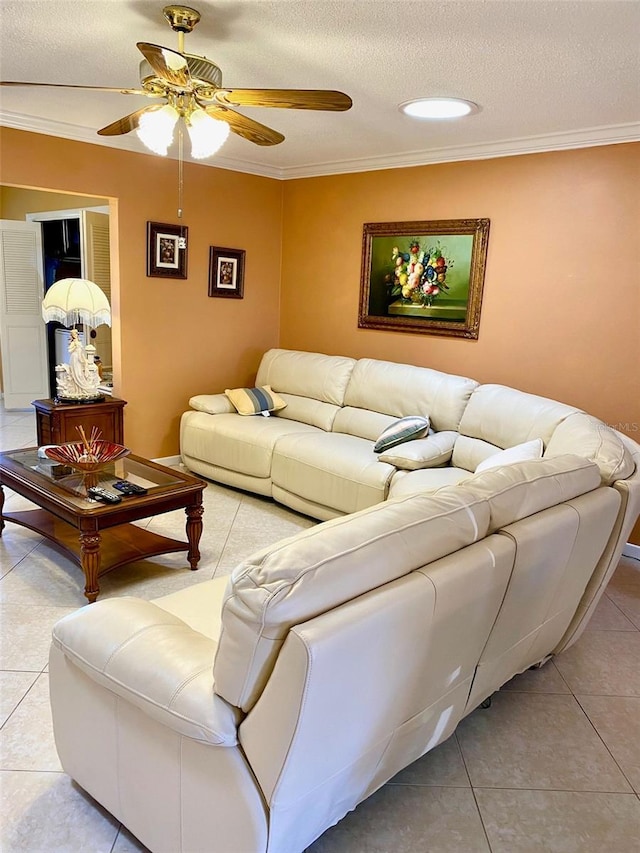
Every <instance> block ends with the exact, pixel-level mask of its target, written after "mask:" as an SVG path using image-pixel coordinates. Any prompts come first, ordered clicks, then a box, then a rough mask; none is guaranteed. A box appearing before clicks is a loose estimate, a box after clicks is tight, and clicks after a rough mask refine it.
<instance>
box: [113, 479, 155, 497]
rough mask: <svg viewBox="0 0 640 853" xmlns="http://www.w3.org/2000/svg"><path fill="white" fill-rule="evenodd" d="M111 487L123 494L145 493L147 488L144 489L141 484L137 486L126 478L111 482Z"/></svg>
mask: <svg viewBox="0 0 640 853" xmlns="http://www.w3.org/2000/svg"><path fill="white" fill-rule="evenodd" d="M113 488H114V489H117V490H118V491H119V492H122V494H123V495H125V496H130V495H146V494H147V489H144V488H143V487H142V486H137V485H136V484H135V483H130V482H129V481H128V480H118V482H117V483H114V484H113Z"/></svg>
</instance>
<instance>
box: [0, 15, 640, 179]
mask: <svg viewBox="0 0 640 853" xmlns="http://www.w3.org/2000/svg"><path fill="white" fill-rule="evenodd" d="M192 4H193V5H194V6H195V8H197V9H198V10H199V11H200V13H201V14H202V20H201V22H200V23H199V24H198V26H197V27H196V29H195V30H194V32H193V33H192V34H191V35H187V36H186V37H185V50H186V51H187V52H189V53H196V54H200V55H205V56H207V57H208V58H209V59H212V60H213V61H214V62H216V63H217V64H218V65H219V66H220V67H221V68H222V72H223V82H224V84H225V85H227V86H231V87H233V86H238V87H264V88H283V87H284V88H302V89H304V88H328V89H339V90H341V91H344V92H346V93H347V94H349V95H350V96H351V97H352V98H353V102H354V106H353V108H352V109H351V110H350V111H349V112H345V113H327V112H305V111H300V110H275V109H257V108H252V109H249V108H245V109H243V110H241V111H242V112H245V113H246V114H247V115H250V116H251V117H253V118H256V119H258V121H261V122H263V123H264V124H267V125H269V126H270V127H273V128H275V129H276V130H279V131H281V132H282V133H284V135H285V137H286V139H285V141H284V142H283V143H282V144H281V145H278V146H274V147H272V148H260V147H258V146H256V145H253V144H252V143H250V142H247V141H246V140H244V139H241V138H238V137H235V136H233V134H232V136H231V138H230V139H229V140H228V142H227V143H226V144H225V146H224V148H223V149H222V150H221V152H220V154H219V155H217V156H216V157H215V158H213V159H212V160H210V161H208V162H210V164H211V165H221V166H225V167H226V168H232V169H237V170H241V171H247V172H255V173H258V174H265V175H273V176H276V177H283V178H287V177H296V176H301V175H313V174H327V173H332V172H348V171H358V170H362V169H371V168H384V167H389V166H402V165H414V164H420V163H429V162H438V161H442V160H455V159H466V158H471V157H483V156H484V157H486V156H496V155H501V154H510V153H522V152H525V151H537V150H549V149H554V148H564V147H577V146H580V145H591V144H598V143H606V142H619V141H626V140H630V139H638V138H640V0H621V2H618V0H594V2H592V1H591V0H560V2H556V0H456V2H444V1H443V2H441V1H440V0H423V1H422V2H418V0H384V2H383V1H382V0H338V1H337V2H336V0H211V2H209V0H207V2H201V0H192ZM163 5H164V4H163V2H162V0H160V2H155V0H153V2H149V0H73V1H72V2H67V0H61V2H56V1H55V0H1V3H0V39H1V41H0V77H1V78H2V79H3V80H24V81H34V82H54V83H56V82H57V83H76V84H83V85H97V86H116V87H136V86H137V85H138V83H139V80H138V64H139V61H140V59H141V55H140V53H139V52H138V50H137V48H136V42H137V41H148V42H153V43H156V44H162V45H165V46H166V47H170V48H174V49H175V48H176V47H177V36H176V34H175V33H173V32H172V31H171V29H170V28H169V26H168V25H167V23H166V21H165V20H164V18H163V16H162V6H163ZM443 95H453V96H459V97H463V98H467V99H469V100H472V101H476V102H477V103H478V104H480V106H481V111H480V112H479V113H478V114H477V115H474V116H470V117H467V118H465V119H459V120H456V121H452V120H449V121H445V122H438V123H435V122H425V121H417V120H415V119H410V118H408V117H406V116H404V115H402V114H400V113H399V112H398V104H399V103H401V102H402V101H405V100H408V99H411V98H415V97H419V96H443ZM149 103H150V102H149V101H148V100H146V99H145V98H144V97H140V96H126V95H120V94H115V93H106V92H97V93H95V94H91V93H87V92H76V91H72V90H64V89H61V90H55V89H54V90H52V89H37V88H24V89H23V88H19V89H13V88H12V89H6V88H5V89H0V123H1V124H4V125H7V126H11V127H18V128H23V129H26V130H35V131H39V132H42V133H48V134H53V135H57V136H63V137H67V138H71V139H80V140H83V141H89V142H96V143H99V144H105V140H103V139H102V138H101V137H97V136H96V130H97V129H98V128H100V127H102V126H104V125H106V124H109V123H110V122H112V121H114V120H116V119H117V118H119V117H120V116H123V115H125V114H127V113H130V112H133V111H134V110H136V109H138V108H139V107H141V106H145V105H147V104H149ZM106 143H107V144H109V145H112V146H113V147H120V148H127V149H129V150H135V151H146V149H144V147H143V146H142V145H141V143H140V142H139V141H138V140H137V137H136V135H135V134H128V135H127V136H120V137H115V138H111V139H107V140H106ZM175 153H176V152H174V151H172V152H171V155H174V156H175Z"/></svg>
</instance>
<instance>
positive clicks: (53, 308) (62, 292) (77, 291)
mask: <svg viewBox="0 0 640 853" xmlns="http://www.w3.org/2000/svg"><path fill="white" fill-rule="evenodd" d="M42 318H43V319H44V321H45V323H49V322H51V321H52V320H56V321H57V322H58V323H62V325H64V326H72V327H74V326H76V325H77V324H78V323H83V324H84V325H85V326H88V327H90V328H95V327H96V326H100V325H102V324H103V323H105V324H106V325H107V326H110V325H111V308H110V307H109V300H108V299H107V297H106V296H105V294H104V292H103V291H102V290H101V289H100V288H99V287H98V285H97V284H95V283H94V282H92V281H89V280H88V279H85V278H63V279H61V280H60V281H56V282H55V284H53V285H52V286H51V287H50V288H49V290H47V292H46V293H45V297H44V300H43V302H42ZM95 351H96V348H95V347H94V346H93V344H87V346H86V347H85V346H83V345H82V341H81V340H80V337H79V335H78V330H77V329H76V328H72V329H71V338H70V340H69V364H58V365H56V396H57V398H58V399H60V400H64V401H65V403H92V402H96V401H98V400H101V399H104V395H103V394H101V393H100V391H99V390H98V386H99V385H100V376H99V374H98V368H97V366H96V364H95V360H94V356H95Z"/></svg>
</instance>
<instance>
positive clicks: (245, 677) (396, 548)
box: [214, 493, 489, 711]
mask: <svg viewBox="0 0 640 853" xmlns="http://www.w3.org/2000/svg"><path fill="white" fill-rule="evenodd" d="M488 522H489V509H488V504H487V501H486V500H485V499H484V498H482V499H480V500H478V501H474V500H473V499H470V500H469V501H468V503H465V504H464V505H462V504H461V501H460V498H459V496H458V495H456V494H455V493H449V494H442V496H430V495H413V496H410V497H406V498H399V499H398V500H392V501H387V502H385V503H380V504H376V505H375V506H372V507H369V508H368V509H365V510H362V511H361V512H358V513H354V514H352V515H349V516H345V517H343V518H338V519H334V520H333V521H328V522H325V523H324V524H321V525H319V526H317V527H314V528H311V529H310V530H307V531H304V532H303V533H301V534H298V535H297V536H294V537H293V538H290V539H285V540H283V541H281V542H279V543H277V544H275V545H273V546H271V547H269V548H266V549H265V550H263V551H260V552H258V553H257V554H255V555H253V556H252V557H251V558H249V559H248V560H247V561H245V562H244V563H241V564H240V565H239V566H238V567H237V568H236V569H235V570H234V572H233V574H232V575H231V578H230V583H229V587H228V589H227V595H226V598H225V602H224V605H223V609H222V631H221V634H220V640H219V646H218V651H217V653H216V658H215V663H214V677H215V684H216V692H217V693H219V694H220V695H221V696H222V697H223V698H224V699H226V700H227V701H228V702H230V703H231V704H232V705H237V706H239V707H241V708H243V709H244V710H245V711H248V710H249V709H250V708H251V707H252V706H253V705H254V703H255V702H256V700H257V699H258V697H259V696H260V694H261V692H262V689H263V687H264V685H265V684H266V682H267V680H268V678H269V676H270V673H271V671H272V669H273V666H274V664H275V661H276V659H277V656H278V653H279V651H280V648H281V645H282V643H283V642H284V640H285V637H286V635H287V633H288V631H289V629H290V628H291V627H292V626H293V625H297V624H300V623H301V622H304V621H306V620H307V619H311V618H313V617H315V616H317V615H319V614H321V613H324V612H326V611H328V610H331V609H332V608H334V607H336V606H338V605H340V604H342V603H344V602H345V601H350V600H352V599H354V598H355V597H356V596H359V595H362V594H363V593H365V592H367V591H368V590H371V589H375V588H377V587H379V586H381V585H382V584H385V583H388V582H389V581H392V580H394V579H396V578H399V577H402V576H404V575H406V574H408V573H409V572H411V571H413V570H414V569H417V568H420V567H421V566H424V565H426V564H428V563H430V562H431V561H432V560H436V559H438V558H439V557H442V556H444V555H446V554H450V553H453V552H455V551H458V550H459V549H461V548H464V547H465V546H466V545H469V544H471V543H472V542H475V541H476V540H478V539H482V538H483V536H484V535H485V533H486V530H487V526H488Z"/></svg>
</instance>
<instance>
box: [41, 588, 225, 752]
mask: <svg viewBox="0 0 640 853" xmlns="http://www.w3.org/2000/svg"><path fill="white" fill-rule="evenodd" d="M53 645H54V646H56V647H57V648H58V649H60V650H61V651H62V652H63V653H64V655H65V656H66V657H67V658H68V659H69V660H70V661H71V662H72V663H74V664H75V665H76V666H77V667H78V668H79V669H81V670H83V671H84V672H85V673H86V674H87V675H88V676H89V677H90V678H91V679H92V680H93V681H95V682H97V683H99V684H101V685H102V686H103V687H105V688H106V689H107V690H110V691H111V692H112V693H115V694H116V695H118V696H120V697H122V698H123V699H126V700H127V701H128V702H130V703H131V704H132V705H135V706H136V707H138V708H140V709H141V710H142V711H144V712H145V713H146V714H148V716H150V717H152V718H153V719H155V720H157V721H158V722H160V723H162V724H163V725H166V726H168V727H169V728H171V729H173V730H174V731H177V732H179V733H180V734H183V735H186V736H187V737H190V738H193V739H194V740H199V741H204V742H206V743H211V744H216V745H219V746H234V745H235V744H236V743H237V727H238V725H239V722H240V718H241V712H240V711H239V710H238V709H237V708H234V707H233V706H232V705H230V704H229V703H228V702H226V701H225V700H224V699H222V697H220V696H218V695H217V694H216V693H215V690H214V683H213V658H214V655H215V652H216V648H217V643H216V641H215V640H212V639H209V638H208V637H205V636H204V635H203V634H200V633H198V632H197V631H194V630H193V629H192V628H190V627H189V625H187V624H186V622H183V621H182V619H179V618H178V617H177V616H174V615H173V614H171V613H168V612H167V611H165V610H162V609H161V608H160V607H158V606H157V605H155V604H153V603H152V602H150V601H142V600H140V599H136V598H114V599H108V600H106V601H100V602H98V603H96V604H92V605H91V606H88V607H84V608H82V609H81V610H77V611H76V612H75V613H71V614H70V615H69V616H66V617H65V618H64V619H61V620H60V621H59V622H57V623H56V624H55V625H54V628H53Z"/></svg>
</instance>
